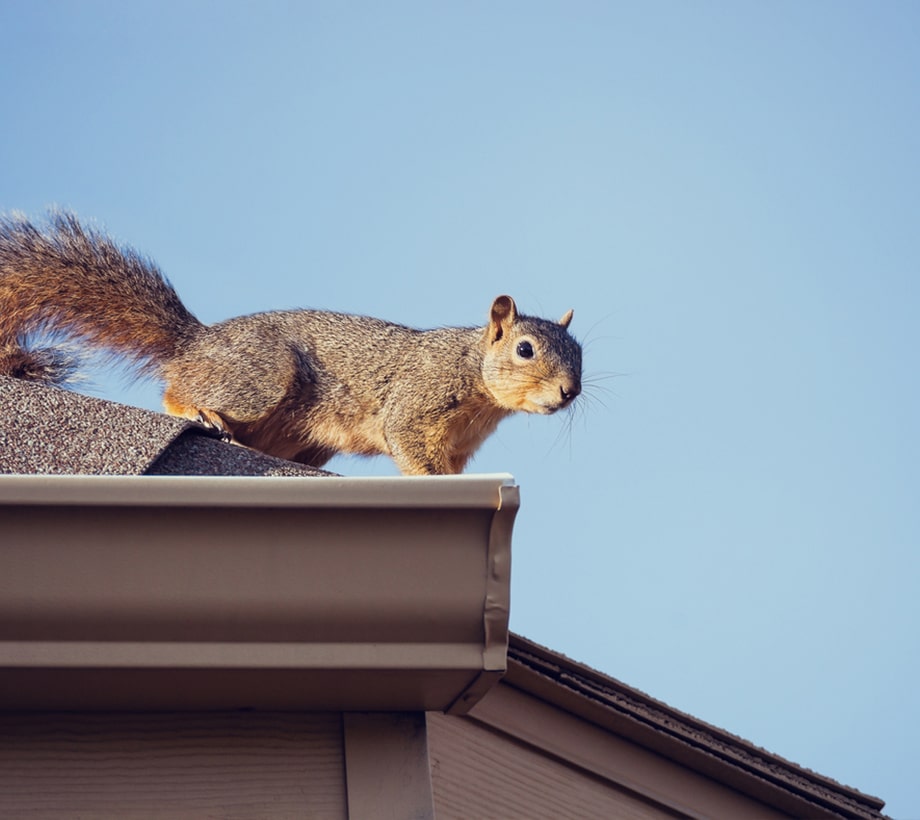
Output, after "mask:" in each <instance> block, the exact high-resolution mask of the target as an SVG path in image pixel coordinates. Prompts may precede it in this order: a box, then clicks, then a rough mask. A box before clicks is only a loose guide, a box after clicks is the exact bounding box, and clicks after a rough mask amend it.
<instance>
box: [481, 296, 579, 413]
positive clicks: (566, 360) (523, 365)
mask: <svg viewBox="0 0 920 820" xmlns="http://www.w3.org/2000/svg"><path fill="white" fill-rule="evenodd" d="M571 320H572V311H569V312H568V313H566V314H565V316H563V317H562V319H561V320H560V321H559V322H552V321H549V320H546V319H536V318H533V317H529V316H522V315H520V314H518V313H517V309H516V307H515V305H514V300H513V299H512V298H511V297H510V296H499V297H498V298H497V299H496V300H495V302H494V303H493V305H492V315H491V321H490V323H489V326H488V328H486V334H485V339H484V342H485V346H486V349H485V357H484V361H483V370H482V372H483V379H484V381H485V383H486V387H488V389H489V391H490V392H491V393H492V395H493V396H494V397H495V400H496V401H497V402H498V404H499V405H500V406H501V407H503V408H505V409H507V410H520V411H523V412H525V413H541V414H544V415H546V414H550V413H555V412H556V411H557V410H561V409H562V408H564V407H568V406H569V405H570V404H571V403H572V402H573V401H574V400H575V397H576V396H578V394H579V393H580V392H581V345H579V344H578V342H577V341H576V340H575V338H574V337H573V336H572V335H571V334H570V333H569V332H568V326H569V323H570V322H571Z"/></svg>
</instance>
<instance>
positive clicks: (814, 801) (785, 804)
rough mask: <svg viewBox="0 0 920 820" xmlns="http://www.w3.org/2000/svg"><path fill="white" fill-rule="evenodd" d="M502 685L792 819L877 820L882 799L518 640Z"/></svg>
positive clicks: (513, 644)
mask: <svg viewBox="0 0 920 820" xmlns="http://www.w3.org/2000/svg"><path fill="white" fill-rule="evenodd" d="M503 683H504V684H507V685H510V686H512V687H514V688H516V689H520V690H522V691H525V692H527V693H529V694H531V695H535V696H537V697H539V698H541V699H542V700H545V701H548V702H550V703H552V704H554V705H555V706H557V707H558V708H561V709H564V710H565V711H567V712H570V713H572V714H575V715H577V716H578V717H581V718H583V719H585V720H588V721H590V722H591V723H594V724H595V725H599V726H602V727H605V728H607V729H608V730H610V731H612V732H614V733H616V734H617V735H619V736H621V737H625V738H627V739H629V740H632V741H633V742H635V743H637V744H638V745H640V746H643V747H645V748H646V749H649V750H651V751H654V752H655V753H657V754H659V755H662V756H663V757H666V758H668V759H670V760H673V761H674V762H676V763H680V764H681V765H683V766H686V767H687V768H690V769H692V770H694V771H697V772H699V773H700V774H702V775H705V776H706V777H709V778H711V779H713V780H716V781H719V782H722V783H724V784H725V785H728V786H730V787H732V788H734V789H735V790H737V791H739V792H741V793H743V794H747V795H750V796H751V797H754V798H757V799H759V800H761V801H762V802H764V803H766V804H767V805H771V806H774V807H776V808H779V809H781V810H783V811H786V812H788V813H789V814H790V815H792V816H798V817H802V816H806V817H842V818H849V819H850V820H868V819H869V818H876V820H877V818H879V817H882V816H883V815H882V814H881V809H882V807H883V806H884V805H885V801H884V800H881V799H879V798H877V797H872V796H870V795H866V794H863V793H862V792H860V791H858V790H856V789H854V788H851V787H849V786H844V785H841V784H840V783H837V782H836V781H834V780H832V779H831V778H828V777H825V776H823V775H820V774H817V773H815V772H812V771H810V770H808V769H805V768H803V767H801V766H798V765H796V764H795V763H790V762H789V761H788V760H785V759H783V758H782V757H779V756H778V755H775V754H772V753H771V752H768V751H766V750H764V749H761V748H760V747H758V746H755V745H754V744H752V743H750V742H749V741H747V740H744V739H743V738H740V737H737V736H736V735H733V734H731V733H729V732H726V731H725V730H723V729H719V728H718V727H715V726H712V725H710V724H708V723H705V722H703V721H701V720H699V719H697V718H695V717H693V716H692V715H688V714H685V713H684V712H680V711H678V710H677V709H674V708H672V707H671V706H668V705H667V704H665V703H662V702H661V701H658V700H655V699H654V698H652V697H650V696H648V695H647V694H645V693H644V692H641V691H639V690H638V689H634V688H632V687H631V686H627V685H626V684H624V683H622V682H621V681H618V680H616V679H615V678H611V677H609V676H607V675H604V674H603V673H601V672H598V671H597V670H595V669H592V668H590V667H588V666H585V665H584V664H580V663H577V662H575V661H573V660H570V659H569V658H567V657H565V656H564V655H562V654H560V653H558V652H555V651H553V650H550V649H547V648H546V647H544V646H541V645H539V644H537V643H534V642H533V641H530V640H528V639H526V638H523V637H521V636H519V635H514V634H512V635H511V636H510V644H509V647H508V672H507V673H506V676H505V678H504V681H503ZM474 714H475V713H474Z"/></svg>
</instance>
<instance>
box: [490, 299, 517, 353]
mask: <svg viewBox="0 0 920 820" xmlns="http://www.w3.org/2000/svg"><path fill="white" fill-rule="evenodd" d="M516 318H517V306H516V305H515V304H514V299H512V298H511V297H510V296H498V297H496V299H495V301H494V302H492V311H491V314H490V317H489V339H490V340H491V341H492V343H493V344H494V343H495V342H497V341H498V340H499V339H501V337H502V336H504V335H505V331H506V330H508V329H509V328H510V327H511V325H513V324H514V320H515V319H516Z"/></svg>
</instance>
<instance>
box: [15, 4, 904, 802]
mask: <svg viewBox="0 0 920 820" xmlns="http://www.w3.org/2000/svg"><path fill="white" fill-rule="evenodd" d="M0 69H2V74H3V76H4V78H5V79H4V82H3V84H2V86H0V110H2V112H3V119H4V123H3V128H0V210H4V211H6V210H11V209H17V210H21V211H25V212H26V213H28V214H31V215H33V216H40V215H41V214H42V212H43V211H44V210H45V208H46V207H47V206H49V205H51V204H58V205H63V206H67V207H70V208H73V209H74V210H76V211H77V212H78V213H79V214H80V215H82V216H84V217H86V218H92V219H96V220H98V222H99V223H100V224H101V225H103V226H105V227H106V228H107V229H108V230H109V231H111V232H112V233H113V234H114V235H116V236H117V237H118V238H120V239H121V240H123V241H125V242H128V243H130V244H132V245H134V246H136V247H137V248H139V249H140V250H142V251H144V252H146V253H148V254H150V255H152V256H153V257H155V258H156V260H157V261H158V263H159V264H160V265H161V267H162V268H163V269H164V270H165V271H166V272H167V274H168V275H169V277H170V278H171V280H172V281H173V283H174V284H175V286H176V288H177V289H178V291H179V292H180V294H181V295H182V296H183V298H184V299H185V301H186V303H187V304H188V306H189V307H190V309H191V310H193V311H194V312H195V313H196V314H197V315H198V316H199V318H201V319H202V320H205V321H216V320H219V319H223V318H227V317H229V316H233V315H239V314H242V313H249V312H253V311H256V310H263V309H271V308H287V307H295V306H304V307H306V306H310V307H321V308H329V309H335V310H344V311H351V312H358V313H369V314H372V315H376V316H381V317H384V318H387V319H391V320H394V321H400V322H405V323H408V324H412V325H416V326H420V327H431V326H435V325H444V324H463V325H467V324H479V323H481V322H482V321H484V319H485V316H486V312H487V310H488V307H489V305H490V303H491V301H492V299H493V298H494V297H495V296H496V295H498V294H500V293H506V292H507V293H510V294H511V295H513V296H514V297H515V298H516V300H517V301H518V304H519V306H520V308H521V309H523V310H524V311H526V312H530V313H538V314H542V315H547V316H551V317H554V318H558V317H559V316H561V315H562V313H563V312H564V311H565V310H567V309H568V308H570V307H572V308H574V309H575V320H574V323H573V325H572V330H573V332H575V334H576V335H578V336H579V338H581V339H582V340H583V341H584V342H585V345H586V370H587V373H588V376H589V383H590V387H589V390H588V393H587V395H585V396H584V399H583V400H582V401H581V402H580V406H579V407H577V408H576V409H575V410H574V411H573V412H572V413H570V414H568V415H567V416H565V417H562V416H557V417H553V418H543V417H539V418H536V417H533V418H525V417H521V418H515V419H511V420H508V421H506V422H504V423H503V425H502V426H501V427H500V428H499V431H498V433H497V434H496V435H495V436H494V437H493V438H492V439H490V441H489V442H488V443H487V444H486V446H485V447H484V448H483V449H482V451H481V452H480V454H479V456H478V457H477V459H476V460H475V462H474V463H473V465H472V469H473V470H475V471H478V472H493V471H508V472H511V473H512V474H513V475H514V476H515V477H516V479H517V480H518V482H519V483H520V485H521V487H522V496H523V508H522V511H521V514H520V516H519V518H518V523H517V526H516V529H515V543H514V550H515V557H514V562H515V566H514V580H513V589H512V592H513V605H512V627H513V628H514V629H515V630H516V631H518V632H520V633H522V634H524V635H526V636H527V637H530V638H532V639H534V640H536V641H539V642H541V643H544V644H546V645H548V646H550V647H551V648H553V649H555V650H558V651H560V652H563V653H565V654H566V655H569V656H570V657H573V658H575V659H577V660H580V661H584V662H586V663H589V664H591V665H592V666H594V667H596V668H598V669H600V670H602V671H604V672H606V673H608V674H610V675H613V676H615V677H617V678H620V679H621V680H623V681H625V682H626V683H629V684H631V685H633V686H636V687H638V688H640V689H643V690H645V691H647V692H648V693H650V694H651V695H653V696H655V697H657V698H659V699H661V700H664V701H666V702H668V703H670V704H672V705H673V706H675V707H678V708H680V709H683V710H685V711H688V712H690V713H692V714H694V715H696V716H698V717H700V718H702V719H704V720H707V721H709V722H711V723H714V724H716V725H718V726H721V727H723V728H726V729H728V730H730V731H732V732H735V733H737V734H739V735H742V736H744V737H746V738H749V739H751V740H753V741H754V742H756V743H758V744H759V745H761V746H763V747H765V748H767V749H769V750H770V751H773V752H776V753H778V754H781V755H783V756H784V757H787V758H789V759H791V760H793V761H795V762H797V763H800V764H802V765H805V766H807V767H809V768H812V769H816V770H817V771H819V772H821V773H822V774H826V775H828V776H830V777H833V778H835V779H837V780H840V781H843V782H845V783H848V784H850V785H853V786H856V787H858V788H860V789H862V790H863V791H867V792H870V793H875V794H877V795H879V796H881V797H883V798H885V799H886V800H887V801H888V811H889V812H890V813H891V814H892V815H894V816H895V817H897V818H899V819H900V818H911V817H920V785H918V783H920V781H918V778H917V772H918V771H920V752H918V749H920V744H918V742H917V736H918V731H920V699H918V697H917V695H916V692H917V686H918V679H920V669H918V661H920V593H918V586H920V584H918V582H920V557H918V553H920V551H918V540H920V511H918V508H920V504H918V497H920V492H918V490H920V481H918V463H920V435H918V424H917V422H918V417H920V412H918V411H920V392H918V387H917V367H916V359H917V353H918V350H920V331H918V323H917V312H918V308H920V298H918V297H920V286H918V278H920V230H918V217H920V167H918V155H920V152H918V126H920V6H918V5H917V4H916V3H913V2H895V1H894V0H892V1H890V2H880V3H868V2H866V3H854V2H846V1H845V0H834V2H823V1H822V0H809V2H805V3H803V2H786V1H785V0H779V1H778V2H772V3H762V2H751V3H748V2H740V0H739V2H725V3H714V2H695V3H685V2H644V3H616V2H610V3H600V2H575V3H562V2H557V3H546V2H533V1H532V0H531V2H526V3H524V2H503V3H492V2H489V3H487V2H456V3H450V4H448V3H440V2H435V3H421V2H419V3H402V2H396V3H386V4H383V3H361V2H356V3H342V4H330V3H323V4H319V3H309V2H287V3H284V2H277V0H260V2H258V3H256V2H250V3H240V2H189V1H188V0H184V2H182V3H178V2H172V1H171V0H158V2H145V1H144V0H141V1H140V2H137V1H136V0H135V1H133V2H131V3H124V2H121V0H118V2H115V0H111V1H110V2H100V0H81V1H80V2H75V1H74V2H64V1H63V0H58V1H57V2H49V0H31V1H30V2H18V1H17V0H0ZM95 389H96V392H98V393H102V394H104V395H106V396H109V397H111V398H116V399H120V400H123V401H129V402H132V403H138V404H141V405H143V406H148V407H154V408H156V407H158V406H159V399H158V392H157V389H156V385H150V384H146V385H140V386H137V387H129V386H128V384H127V382H126V380H125V379H124V378H123V377H122V376H118V375H116V376H112V375H111V374H105V373H103V374H100V375H99V376H98V379H97V385H96V388H95ZM331 466H332V467H333V468H334V469H337V470H339V471H340V472H344V473H347V474H367V473H371V474H382V475H388V474H392V473H393V469H392V466H391V465H390V464H389V463H388V462H387V461H386V460H384V459H377V460H372V461H368V462H364V461H360V460H357V459H338V460H336V461H334V462H333V463H332V465H331Z"/></svg>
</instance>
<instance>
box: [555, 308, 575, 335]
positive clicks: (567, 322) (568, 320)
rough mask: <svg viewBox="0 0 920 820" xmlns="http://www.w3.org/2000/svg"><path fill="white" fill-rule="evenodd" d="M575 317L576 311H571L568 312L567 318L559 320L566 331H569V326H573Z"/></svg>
mask: <svg viewBox="0 0 920 820" xmlns="http://www.w3.org/2000/svg"><path fill="white" fill-rule="evenodd" d="M574 315H575V311H574V310H569V311H567V312H566V314H565V316H563V317H562V318H561V319H560V320H559V324H560V325H562V326H563V327H564V328H565V329H566V330H568V327H569V325H570V324H572V317H573V316H574Z"/></svg>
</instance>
